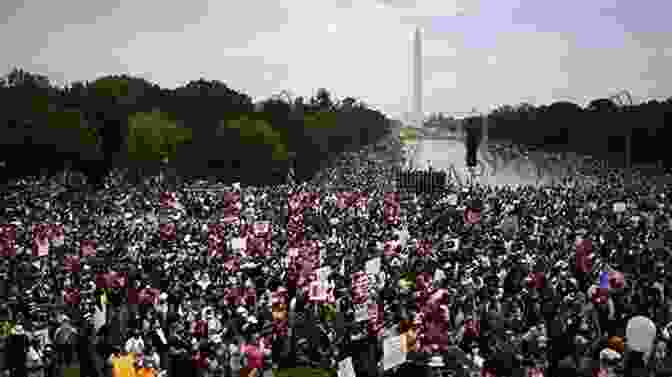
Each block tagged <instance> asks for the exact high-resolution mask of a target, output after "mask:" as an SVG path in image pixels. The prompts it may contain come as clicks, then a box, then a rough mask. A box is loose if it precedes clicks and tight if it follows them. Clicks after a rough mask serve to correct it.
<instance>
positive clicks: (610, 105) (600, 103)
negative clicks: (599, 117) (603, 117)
mask: <svg viewBox="0 0 672 377" xmlns="http://www.w3.org/2000/svg"><path fill="white" fill-rule="evenodd" d="M587 110H588V111H593V112H598V113H612V112H616V111H617V110H618V106H616V104H615V103H614V101H612V100H610V99H609V98H599V99H595V100H592V101H590V103H589V104H588V106H587Z"/></svg>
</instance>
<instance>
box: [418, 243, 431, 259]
mask: <svg viewBox="0 0 672 377" xmlns="http://www.w3.org/2000/svg"><path fill="white" fill-rule="evenodd" d="M416 249H417V253H418V255H419V256H421V257H426V256H430V255H432V242H431V241H429V240H417V241H416Z"/></svg>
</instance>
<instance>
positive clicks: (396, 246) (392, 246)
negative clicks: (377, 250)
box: [383, 240, 401, 257]
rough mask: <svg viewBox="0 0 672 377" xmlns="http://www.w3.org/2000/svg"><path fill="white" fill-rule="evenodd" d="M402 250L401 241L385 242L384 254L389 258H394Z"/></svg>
mask: <svg viewBox="0 0 672 377" xmlns="http://www.w3.org/2000/svg"><path fill="white" fill-rule="evenodd" d="M400 249H401V242H400V241H398V240H389V241H386V242H385V245H384V249H383V250H384V251H383V253H384V255H385V256H387V257H393V256H395V255H398V254H399V251H400Z"/></svg>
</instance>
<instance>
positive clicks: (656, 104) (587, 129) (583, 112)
mask: <svg viewBox="0 0 672 377" xmlns="http://www.w3.org/2000/svg"><path fill="white" fill-rule="evenodd" d="M487 122H488V139H489V140H490V141H499V142H506V143H511V144H516V145H520V146H524V147H526V148H528V149H531V150H541V151H546V152H576V153H579V154H584V155H590V156H592V157H595V158H597V159H600V160H605V161H608V162H609V164H610V166H614V167H625V166H626V164H627V161H626V158H627V155H626V149H627V142H628V139H630V145H631V151H630V157H631V160H632V163H633V164H652V163H657V162H659V161H660V162H662V163H663V164H664V165H665V166H666V167H669V166H672V155H669V154H667V153H666V152H665V150H666V148H665V144H664V143H665V140H670V136H672V127H667V129H666V128H665V125H669V124H670V123H671V122H672V97H670V98H668V99H667V100H665V101H656V100H651V101H648V102H644V103H641V104H636V105H630V104H625V105H622V104H620V103H618V102H617V101H616V100H615V99H614V98H598V99H595V100H592V101H590V102H589V104H588V105H587V106H585V107H581V106H579V105H577V104H575V103H572V102H567V101H560V102H554V103H552V104H551V105H542V106H533V105H530V104H525V103H523V104H520V105H518V106H510V105H505V106H501V107H499V108H497V109H495V110H494V111H492V112H490V113H489V114H487ZM466 123H467V128H470V129H474V130H475V132H478V131H480V123H479V122H478V121H477V119H476V118H473V117H472V118H468V119H467V122H466ZM427 124H428V125H430V126H432V127H446V128H455V124H456V123H455V120H454V119H453V118H451V117H449V116H446V115H443V114H433V115H432V116H430V118H429V119H428V121H427ZM479 137H482V135H479Z"/></svg>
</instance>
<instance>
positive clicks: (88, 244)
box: [79, 240, 96, 258]
mask: <svg viewBox="0 0 672 377" xmlns="http://www.w3.org/2000/svg"><path fill="white" fill-rule="evenodd" d="M79 249H80V251H81V255H82V257H84V258H86V257H95V256H96V241H93V240H82V241H80V242H79Z"/></svg>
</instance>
